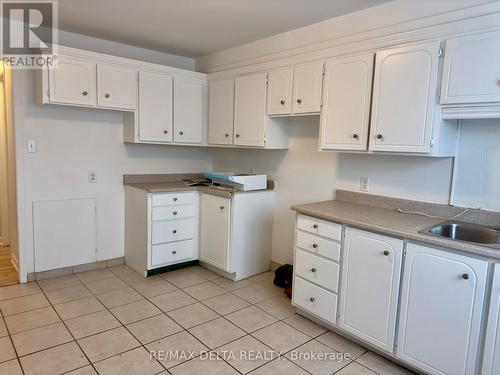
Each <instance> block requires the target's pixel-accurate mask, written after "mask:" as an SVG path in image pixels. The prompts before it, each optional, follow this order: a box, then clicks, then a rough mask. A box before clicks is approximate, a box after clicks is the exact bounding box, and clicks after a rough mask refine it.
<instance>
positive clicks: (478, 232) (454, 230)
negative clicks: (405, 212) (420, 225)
mask: <svg viewBox="0 0 500 375" xmlns="http://www.w3.org/2000/svg"><path fill="white" fill-rule="evenodd" d="M421 233H424V234H430V235H432V236H436V237H444V238H449V239H451V240H455V241H464V242H471V243H475V244H479V245H485V246H490V247H495V248H500V228H494V227H489V226H486V225H479V224H471V223H463V222H459V221H447V222H445V223H442V224H438V225H434V226H432V227H430V228H427V229H424V230H423V231H422V232H421Z"/></svg>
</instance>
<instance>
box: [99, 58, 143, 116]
mask: <svg viewBox="0 0 500 375" xmlns="http://www.w3.org/2000/svg"><path fill="white" fill-rule="evenodd" d="M97 104H98V105H99V106H100V107H106V108H117V109H128V110H133V109H136V108H137V70H135V69H130V68H126V67H122V66H117V65H111V64H97Z"/></svg>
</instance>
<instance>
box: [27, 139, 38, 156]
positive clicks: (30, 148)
mask: <svg viewBox="0 0 500 375" xmlns="http://www.w3.org/2000/svg"><path fill="white" fill-rule="evenodd" d="M28 152H29V153H35V152H36V141H34V140H29V141H28Z"/></svg>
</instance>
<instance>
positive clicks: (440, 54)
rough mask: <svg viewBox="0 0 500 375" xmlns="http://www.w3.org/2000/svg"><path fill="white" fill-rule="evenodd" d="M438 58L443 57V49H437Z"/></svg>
mask: <svg viewBox="0 0 500 375" xmlns="http://www.w3.org/2000/svg"><path fill="white" fill-rule="evenodd" d="M439 57H444V48H443V47H441V48H440V49H439Z"/></svg>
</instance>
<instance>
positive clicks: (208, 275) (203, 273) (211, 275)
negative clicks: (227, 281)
mask: <svg viewBox="0 0 500 375" xmlns="http://www.w3.org/2000/svg"><path fill="white" fill-rule="evenodd" d="M189 270H190V271H191V272H193V273H194V274H196V275H198V276H200V277H203V278H204V279H206V280H216V279H220V278H221V277H222V276H221V275H219V274H217V273H215V272H212V271H210V270H208V269H206V268H203V267H201V266H194V267H190V268H189Z"/></svg>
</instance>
